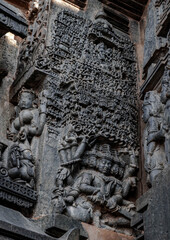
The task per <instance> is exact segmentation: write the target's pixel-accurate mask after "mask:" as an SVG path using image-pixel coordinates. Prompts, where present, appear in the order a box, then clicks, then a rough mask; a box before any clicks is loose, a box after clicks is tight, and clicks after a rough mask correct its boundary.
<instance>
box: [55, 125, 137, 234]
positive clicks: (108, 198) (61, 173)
mask: <svg viewBox="0 0 170 240" xmlns="http://www.w3.org/2000/svg"><path fill="white" fill-rule="evenodd" d="M71 132H72V129H71ZM73 134H74V133H73ZM61 139H62V140H61V142H62V143H63V139H65V140H66V141H65V143H66V142H67V144H65V147H64V148H61V147H60V146H61V145H59V148H58V152H59V155H60V161H61V162H60V164H61V165H60V166H61V167H60V168H59V169H58V170H57V174H56V189H55V190H54V191H53V194H54V196H53V203H54V213H64V214H66V215H68V216H71V217H73V218H74V219H76V220H80V221H84V222H88V223H92V222H93V223H94V224H96V225H97V226H98V227H106V228H109V227H110V228H112V230H114V229H115V228H114V225H115V226H118V227H117V229H118V231H122V232H123V230H121V227H120V226H121V224H122V226H123V227H125V226H126V227H127V225H128V226H129V220H128V219H129V218H131V216H132V215H133V214H134V209H135V206H134V204H133V202H131V201H129V200H128V194H129V192H130V191H131V190H134V189H135V188H136V181H137V178H136V176H135V175H136V171H137V168H138V163H137V158H136V153H135V152H134V151H128V149H114V148H113V147H111V145H110V144H102V143H100V141H99V140H98V138H97V137H93V138H88V137H86V138H82V140H81V141H80V144H77V142H78V141H77V140H78V137H76V134H74V137H73V135H72V137H71V135H70V130H69V131H68V133H67V134H66V135H65V137H62V138H61ZM61 149H62V150H61ZM61 151H62V154H61ZM71 152H74V154H73V155H72V157H71V158H70V156H71ZM84 152H85V153H84ZM83 153H84V154H83ZM63 157H64V159H65V163H64V164H63ZM66 159H67V160H66ZM106 213H107V214H110V218H112V221H111V222H112V223H111V222H109V223H108V221H107V219H108V218H107V217H108V216H107V214H106ZM114 213H116V216H118V217H117V218H114V216H113V215H114ZM127 222H128V223H127ZM119 228H120V229H119Z"/></svg>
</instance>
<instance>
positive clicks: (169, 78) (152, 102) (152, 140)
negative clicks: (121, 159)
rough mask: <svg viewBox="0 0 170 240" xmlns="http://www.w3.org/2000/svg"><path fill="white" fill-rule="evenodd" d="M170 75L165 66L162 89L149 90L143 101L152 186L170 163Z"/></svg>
mask: <svg viewBox="0 0 170 240" xmlns="http://www.w3.org/2000/svg"><path fill="white" fill-rule="evenodd" d="M169 83H170V75H169V65H168V64H167V66H166V67H165V70H164V74H163V77H162V84H161V86H162V90H161V93H160V94H158V93H157V92H156V91H150V92H147V93H146V95H145V98H144V103H143V112H144V114H143V120H144V122H145V123H146V129H145V140H144V150H145V169H146V171H147V173H148V184H149V185H150V186H151V185H152V183H153V181H154V180H155V177H156V176H157V175H158V174H159V173H160V172H161V171H162V170H163V169H164V168H166V167H167V166H168V165H169V163H170V141H169V138H170V132H169V129H170V122H169V118H170V109H169V106H170V102H169V96H170V94H169V91H170V86H169Z"/></svg>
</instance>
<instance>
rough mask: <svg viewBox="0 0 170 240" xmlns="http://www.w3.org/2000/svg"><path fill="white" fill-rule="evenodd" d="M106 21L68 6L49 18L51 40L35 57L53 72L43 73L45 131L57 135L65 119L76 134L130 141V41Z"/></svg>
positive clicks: (133, 135) (133, 139)
mask: <svg viewBox="0 0 170 240" xmlns="http://www.w3.org/2000/svg"><path fill="white" fill-rule="evenodd" d="M97 20H98V21H99V19H98V18H97ZM77 21H78V22H79V30H78V29H77V27H76V26H77V25H76V22H77ZM99 23H100V24H99ZM105 25H106V24H104V22H102V20H101V21H100V22H97V23H96V22H95V23H94V24H92V23H91V22H90V21H88V20H85V19H83V18H81V17H78V16H75V15H74V14H72V13H70V12H67V11H62V12H60V13H59V14H58V17H57V19H56V20H55V21H54V25H53V29H54V32H53V43H52V44H53V45H52V46H51V47H49V48H48V49H47V50H48V53H47V55H46V56H45V58H44V57H39V58H38V60H37V67H38V68H39V69H42V70H43V71H46V72H47V73H48V74H49V75H52V76H51V77H50V76H49V77H48V84H49V90H50V93H51V94H50V96H49V101H48V115H47V124H48V131H49V134H51V135H53V134H54V135H58V132H59V131H58V129H59V128H60V127H61V128H63V127H65V125H66V123H67V124H71V125H72V126H73V128H74V131H75V132H76V133H78V135H85V136H87V135H91V136H93V135H100V136H102V137H105V138H107V139H110V140H111V141H114V142H115V143H116V144H120V145H122V146H128V145H129V146H130V145H131V146H132V145H133V147H135V146H134V145H136V144H137V118H136V117H137V109H136V93H135V92H136V84H135V80H136V63H135V59H134V47H133V44H132V43H131V42H130V40H128V39H126V38H123V37H121V36H118V35H116V33H115V32H114V30H113V28H112V27H111V26H110V25H109V23H108V24H107V25H106V26H107V28H106V27H105ZM80 29H81V30H80ZM125 49H126V51H125ZM127 66H128V67H127ZM94 123H95V124H94ZM118 126H119V127H118ZM136 146H137V145H136Z"/></svg>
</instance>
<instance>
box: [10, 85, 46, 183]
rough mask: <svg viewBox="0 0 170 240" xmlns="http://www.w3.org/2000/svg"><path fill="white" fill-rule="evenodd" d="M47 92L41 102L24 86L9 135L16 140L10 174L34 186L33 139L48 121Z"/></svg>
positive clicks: (11, 152)
mask: <svg viewBox="0 0 170 240" xmlns="http://www.w3.org/2000/svg"><path fill="white" fill-rule="evenodd" d="M46 96H47V93H46V92H45V91H43V92H42V93H41V95H40V98H39V100H40V104H39V107H38V99H37V97H36V94H35V92H34V91H33V90H31V89H25V88H22V90H21V91H20V93H19V97H18V105H17V106H16V108H15V110H16V116H15V119H14V120H13V122H12V126H11V128H10V130H8V133H7V137H8V139H9V140H11V141H13V142H15V143H14V144H13V145H12V146H11V148H10V151H9V157H8V162H9V166H8V167H9V170H8V172H9V176H10V177H11V178H12V179H13V180H14V181H17V182H20V183H23V184H24V183H25V184H26V185H27V186H28V187H31V188H33V186H34V180H35V176H34V172H35V171H34V161H35V159H34V157H33V154H32V149H31V148H32V147H31V144H32V140H33V138H34V137H35V136H40V135H41V133H42V131H43V128H44V125H45V121H46V104H47V98H46Z"/></svg>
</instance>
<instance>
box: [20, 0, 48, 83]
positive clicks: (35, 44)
mask: <svg viewBox="0 0 170 240" xmlns="http://www.w3.org/2000/svg"><path fill="white" fill-rule="evenodd" d="M49 9H50V0H48V1H46V0H39V1H37V0H34V1H32V3H31V6H30V13H29V18H30V25H29V28H28V35H27V38H26V39H25V40H24V41H23V43H22V46H21V47H20V54H19V60H18V67H17V79H19V78H20V77H21V76H22V75H23V73H24V72H25V71H26V70H28V69H29V68H30V67H31V66H33V65H34V62H35V59H36V58H37V56H38V55H39V54H40V55H42V54H43V51H44V48H45V41H46V37H47V26H48V17H49Z"/></svg>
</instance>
